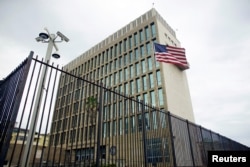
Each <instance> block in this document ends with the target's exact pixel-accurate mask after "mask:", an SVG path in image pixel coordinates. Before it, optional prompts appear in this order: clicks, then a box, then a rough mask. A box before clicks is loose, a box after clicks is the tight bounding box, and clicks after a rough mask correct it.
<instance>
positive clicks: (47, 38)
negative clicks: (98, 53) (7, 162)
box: [21, 28, 69, 167]
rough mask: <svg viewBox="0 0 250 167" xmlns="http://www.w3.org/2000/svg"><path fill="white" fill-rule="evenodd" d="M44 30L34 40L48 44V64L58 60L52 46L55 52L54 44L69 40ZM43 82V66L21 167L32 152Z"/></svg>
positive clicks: (46, 60) (25, 166) (27, 160)
mask: <svg viewBox="0 0 250 167" xmlns="http://www.w3.org/2000/svg"><path fill="white" fill-rule="evenodd" d="M44 30H45V31H46V32H47V33H40V34H39V37H37V38H36V41H37V42H42V43H48V48H47V52H46V57H45V63H49V61H50V58H51V56H52V57H54V58H60V55H59V54H58V53H57V52H56V53H54V54H52V50H53V46H54V48H55V49H56V51H58V48H57V46H56V44H55V43H57V42H63V41H65V42H68V41H69V39H68V38H67V37H66V36H65V35H63V34H62V33H61V32H59V31H58V32H57V33H56V35H55V34H50V33H49V30H48V29H47V28H44ZM58 36H59V37H60V38H61V40H60V41H56V38H57V37H58ZM45 80H46V66H43V69H42V73H41V77H40V80H39V85H38V89H37V94H36V100H35V104H34V108H33V114H32V118H31V123H30V127H29V130H28V136H27V142H26V145H25V149H24V153H23V157H22V164H21V166H22V167H27V166H29V161H30V154H31V151H32V146H33V141H34V135H35V131H36V125H37V122H38V121H37V120H38V117H39V111H40V105H41V99H42V97H43V88H44V84H45Z"/></svg>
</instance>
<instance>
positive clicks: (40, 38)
mask: <svg viewBox="0 0 250 167" xmlns="http://www.w3.org/2000/svg"><path fill="white" fill-rule="evenodd" d="M43 40H44V39H43V38H42V37H36V41H37V42H40V41H43Z"/></svg>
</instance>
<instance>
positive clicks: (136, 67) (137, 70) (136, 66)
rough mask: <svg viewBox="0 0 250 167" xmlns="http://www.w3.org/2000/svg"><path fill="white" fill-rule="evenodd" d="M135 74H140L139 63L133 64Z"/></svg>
mask: <svg viewBox="0 0 250 167" xmlns="http://www.w3.org/2000/svg"><path fill="white" fill-rule="evenodd" d="M135 74H136V75H140V66H139V63H136V64H135Z"/></svg>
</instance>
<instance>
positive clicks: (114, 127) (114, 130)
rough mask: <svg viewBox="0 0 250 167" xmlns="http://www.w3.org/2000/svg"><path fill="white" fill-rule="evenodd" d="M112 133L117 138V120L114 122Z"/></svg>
mask: <svg viewBox="0 0 250 167" xmlns="http://www.w3.org/2000/svg"><path fill="white" fill-rule="evenodd" d="M112 129H113V130H112V131H113V132H112V133H113V136H116V120H115V121H114V122H113V127H112Z"/></svg>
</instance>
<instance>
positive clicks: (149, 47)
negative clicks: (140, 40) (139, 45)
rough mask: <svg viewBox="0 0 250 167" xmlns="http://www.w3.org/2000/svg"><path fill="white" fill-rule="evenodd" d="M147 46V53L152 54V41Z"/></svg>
mask: <svg viewBox="0 0 250 167" xmlns="http://www.w3.org/2000/svg"><path fill="white" fill-rule="evenodd" d="M146 48H147V54H148V55H150V54H151V45H150V43H146Z"/></svg>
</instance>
